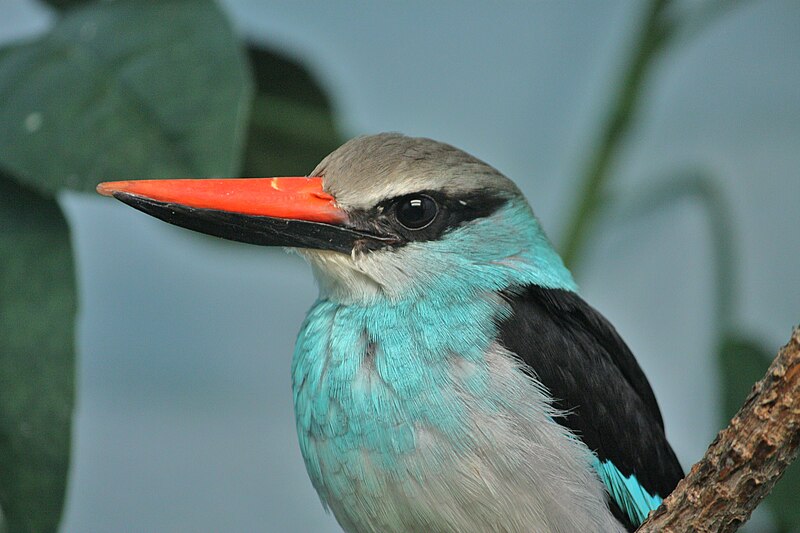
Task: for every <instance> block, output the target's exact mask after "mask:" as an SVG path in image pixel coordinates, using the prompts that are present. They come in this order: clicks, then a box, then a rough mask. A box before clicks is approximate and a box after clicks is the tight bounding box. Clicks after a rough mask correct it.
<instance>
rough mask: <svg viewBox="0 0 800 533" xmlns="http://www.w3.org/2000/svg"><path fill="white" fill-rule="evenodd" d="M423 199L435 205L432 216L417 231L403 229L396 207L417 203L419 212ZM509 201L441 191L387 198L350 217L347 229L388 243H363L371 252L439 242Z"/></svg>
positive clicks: (490, 194) (501, 197)
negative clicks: (350, 228) (460, 227)
mask: <svg viewBox="0 0 800 533" xmlns="http://www.w3.org/2000/svg"><path fill="white" fill-rule="evenodd" d="M424 198H428V199H429V200H430V201H432V202H433V203H434V204H435V205H436V207H437V209H436V212H435V215H434V216H433V217H432V218H431V220H430V221H427V223H426V224H425V225H420V226H419V227H417V228H416V229H415V228H414V227H410V226H406V225H404V224H403V223H402V221H401V220H399V219H398V217H397V214H398V207H400V205H401V204H403V203H404V202H408V206H409V207H414V206H413V205H412V201H413V200H419V202H418V204H419V207H420V208H422V207H423V203H425V200H424ZM508 200H509V196H508V195H506V194H502V193H499V192H494V191H493V192H489V191H483V190H481V191H474V192H471V193H467V194H458V195H453V194H445V193H443V192H440V191H431V190H423V191H419V192H417V193H413V194H407V195H403V196H397V197H394V198H388V199H386V200H384V201H382V202H381V203H379V204H378V205H376V206H375V207H373V208H371V209H361V210H357V211H353V212H351V213H350V225H351V226H352V227H353V229H358V230H361V231H365V232H367V233H372V234H375V235H380V236H382V237H385V238H386V239H387V240H389V241H391V243H390V244H388V245H387V244H380V245H376V244H366V243H365V246H366V248H367V249H373V247H377V248H383V247H385V246H391V247H393V248H398V247H400V246H403V245H405V244H407V243H409V242H425V241H433V240H437V239H440V238H442V236H443V235H445V234H446V233H447V232H448V231H451V230H453V229H455V228H457V227H459V226H461V225H462V224H465V223H467V222H469V221H471V220H475V219H478V218H483V217H487V216H490V215H491V214H492V213H494V212H495V211H496V210H497V209H499V208H500V207H501V206H502V205H503V204H505V203H506V202H507V201H508ZM422 213H424V211H423V212H422ZM423 220H424V219H423ZM406 222H408V220H406ZM412 226H413V224H412Z"/></svg>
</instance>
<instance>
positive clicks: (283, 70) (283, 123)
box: [243, 47, 342, 176]
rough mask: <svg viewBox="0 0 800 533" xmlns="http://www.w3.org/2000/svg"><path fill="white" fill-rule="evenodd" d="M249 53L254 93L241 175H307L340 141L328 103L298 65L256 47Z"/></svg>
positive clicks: (319, 89)
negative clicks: (253, 78)
mask: <svg viewBox="0 0 800 533" xmlns="http://www.w3.org/2000/svg"><path fill="white" fill-rule="evenodd" d="M249 55H250V62H251V65H252V67H253V73H254V76H255V80H256V87H257V94H256V97H255V100H254V101H253V109H252V114H251V119H250V125H249V128H248V135H247V146H246V149H245V162H244V170H243V175H245V176H281V175H283V176H287V175H288V176H295V175H303V174H307V173H308V172H310V171H311V170H312V169H313V168H314V166H316V164H317V163H318V162H319V161H320V159H322V158H323V157H325V156H326V155H328V154H329V153H330V152H331V151H333V150H334V149H336V148H337V147H338V146H339V145H340V144H341V143H342V137H341V135H340V134H339V133H338V131H337V129H336V125H335V121H334V118H333V113H332V111H331V105H330V102H329V101H328V98H327V97H326V95H325V92H324V91H323V90H322V88H321V87H320V85H319V83H318V82H317V81H316V80H315V79H314V78H313V77H312V75H311V74H310V73H309V72H308V71H307V70H306V69H305V68H304V67H303V66H301V65H300V64H299V63H296V62H294V61H291V60H290V59H287V58H285V57H283V56H279V55H277V54H275V53H273V52H271V51H269V50H264V49H260V48H256V47H251V48H250V50H249Z"/></svg>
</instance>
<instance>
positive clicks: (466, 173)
mask: <svg viewBox="0 0 800 533" xmlns="http://www.w3.org/2000/svg"><path fill="white" fill-rule="evenodd" d="M309 176H310V177H279V178H241V179H181V180H136V181H118V182H108V183H102V184H100V185H99V186H98V191H99V192H100V193H101V194H104V195H108V196H113V197H115V198H117V199H118V200H121V201H122V202H124V203H126V204H128V205H130V206H132V207H134V208H136V209H138V210H140V211H143V212H145V213H147V214H149V215H152V216H154V217H157V218H159V219H161V220H164V221H166V222H169V223H171V224H176V225H178V226H182V227H184V228H188V229H191V230H195V231H199V232H203V233H206V234H210V235H215V236H218V237H222V238H226V239H231V240H234V241H240V242H245V243H250V244H258V245H268V246H283V247H286V248H289V249H291V250H296V251H297V252H299V253H300V255H302V256H303V257H304V258H305V259H306V260H307V261H308V262H309V263H310V265H311V268H312V270H313V273H314V275H315V277H316V279H317V282H318V285H319V297H318V299H317V301H316V303H314V305H313V307H312V308H311V310H310V311H309V312H308V314H307V316H306V318H305V321H304V323H303V325H302V327H301V329H300V333H299V335H298V338H297V343H296V346H295V351H294V356H293V360H292V370H291V381H292V391H293V397H294V409H295V417H296V426H297V436H298V440H299V445H300V449H301V451H302V455H303V458H304V461H305V466H306V469H307V471H308V474H309V477H310V478H311V482H312V484H313V485H314V488H315V489H316V490H317V493H318V494H319V497H320V499H321V500H322V504H323V506H324V507H325V508H326V509H327V510H329V511H331V512H333V514H334V515H335V517H336V519H337V520H338V522H339V524H340V525H341V527H342V528H343V529H344V530H345V531H347V532H348V533H401V532H433V533H473V532H474V533H487V532H497V533H500V532H503V533H548V532H554V533H573V532H582V533H583V532H618V531H633V530H635V528H636V527H638V526H639V525H640V524H641V523H642V522H643V521H644V519H645V518H646V516H647V514H648V513H649V512H650V511H651V510H653V509H655V508H656V507H658V505H659V504H660V503H661V501H662V499H663V498H664V497H666V496H667V495H668V494H669V493H670V492H671V491H672V490H673V489H674V487H675V485H676V484H677V483H678V481H679V480H680V479H681V478H682V477H683V471H682V469H681V466H680V464H679V462H678V460H677V458H676V456H675V453H674V452H673V450H672V448H671V447H670V444H669V442H668V440H667V438H666V435H665V430H664V422H663V420H662V417H661V413H660V411H659V407H658V404H657V402H656V398H655V396H654V394H653V391H652V389H651V388H650V385H649V383H648V381H647V378H646V377H645V375H644V373H643V372H642V370H641V368H640V367H639V365H638V364H637V362H636V359H635V358H634V356H633V354H632V353H631V351H630V349H629V348H628V346H627V345H626V344H625V342H624V341H623V340H622V338H621V337H620V336H619V334H618V333H617V332H616V330H615V329H614V327H613V326H612V325H611V324H610V323H609V322H608V321H607V320H606V319H605V318H604V317H603V316H602V315H601V314H600V313H599V312H598V311H596V310H595V309H594V308H592V307H591V306H590V305H589V304H587V303H586V302H585V301H584V300H583V299H582V298H581V296H580V295H579V294H578V292H577V286H576V283H575V281H574V280H573V277H572V275H571V274H570V272H569V270H568V269H567V268H566V267H565V265H564V263H563V262H562V260H561V258H560V257H559V255H558V253H557V252H556V250H555V249H554V247H553V245H552V244H551V243H550V241H549V240H548V238H547V236H546V235H545V233H544V231H543V230H542V227H541V225H540V223H539V221H538V220H537V218H536V217H535V216H534V214H533V212H532V211H531V208H530V206H529V204H528V202H527V201H526V199H525V198H524V196H523V194H522V193H521V191H520V190H519V189H518V188H517V186H516V185H515V184H514V183H513V182H512V181H511V180H510V179H508V178H506V177H505V176H504V175H502V174H501V173H500V172H498V171H497V170H495V169H494V168H492V167H491V166H489V165H488V164H486V163H484V162H483V161H481V160H479V159H477V158H475V157H473V156H471V155H469V154H467V153H465V152H463V151H461V150H459V149H457V148H454V147H452V146H450V145H448V144H444V143H441V142H437V141H433V140H430V139H425V138H412V137H406V136H403V135H400V134H396V133H383V134H378V135H371V136H363V137H358V138H355V139H353V140H350V141H349V142H347V143H345V144H344V145H343V146H341V147H340V148H338V149H337V150H335V151H334V152H333V153H331V154H330V155H328V156H327V157H326V158H325V159H323V160H322V162H321V163H319V165H318V166H317V167H316V168H315V169H314V170H313V171H312V172H311V174H310V175H309Z"/></svg>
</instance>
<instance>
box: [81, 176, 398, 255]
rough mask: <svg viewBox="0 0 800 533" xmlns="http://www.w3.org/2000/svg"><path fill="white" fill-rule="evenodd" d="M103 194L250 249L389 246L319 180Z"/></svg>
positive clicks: (102, 188) (132, 186)
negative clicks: (360, 225) (357, 223)
mask: <svg viewBox="0 0 800 533" xmlns="http://www.w3.org/2000/svg"><path fill="white" fill-rule="evenodd" d="M97 192H99V193H100V194H102V195H105V196H113V197H114V198H116V199H118V200H120V201H122V202H124V203H126V204H128V205H130V206H131V207H134V208H135V209H138V210H139V211H143V212H145V213H147V214H148V215H152V216H154V217H156V218H159V219H161V220H164V221H165V222H169V223H170V224H175V225H177V226H181V227H184V228H188V229H191V230H194V231H199V232H201V233H206V234H209V235H215V236H217V237H222V238H224V239H230V240H234V241H240V242H246V243H250V244H260V245H265V246H291V247H298V248H314V249H323V250H335V251H338V252H342V253H347V254H349V253H350V252H351V251H352V250H353V247H355V246H358V245H365V246H371V245H378V244H380V243H383V242H387V241H388V238H386V237H381V236H377V235H374V234H372V233H368V232H365V231H359V230H358V229H357V228H354V227H351V226H349V225H348V217H347V212H346V211H344V210H343V209H341V208H339V207H338V206H337V205H336V201H335V199H334V197H333V196H331V195H330V194H328V193H327V192H325V191H324V190H323V189H322V178H318V177H313V178H242V179H180V180H140V181H113V182H107V183H101V184H100V185H98V186H97Z"/></svg>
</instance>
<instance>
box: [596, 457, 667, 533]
mask: <svg viewBox="0 0 800 533" xmlns="http://www.w3.org/2000/svg"><path fill="white" fill-rule="evenodd" d="M594 469H595V470H596V471H597V474H598V475H599V476H600V480H601V481H602V482H603V484H604V485H605V486H606V489H607V490H608V493H609V494H610V495H611V497H612V498H614V501H615V502H617V505H619V507H620V509H622V512H623V513H625V514H626V515H627V516H628V518H630V520H631V522H632V523H633V524H634V525H635V526H639V525H640V524H641V523H642V522H644V519H645V518H647V515H648V513H649V512H650V511H653V510H655V509H656V508H657V507H658V506H659V505H661V501H662V498H661V497H659V496H652V495H651V494H650V493H649V492H647V491H646V490H645V488H644V487H642V485H641V484H639V481H638V480H637V479H636V476H634V475H633V474H631V475H630V476H628V477H625V476H623V475H622V472H620V471H619V469H618V468H617V467H616V466H614V463H612V462H611V461H600V459H595V461H594Z"/></svg>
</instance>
